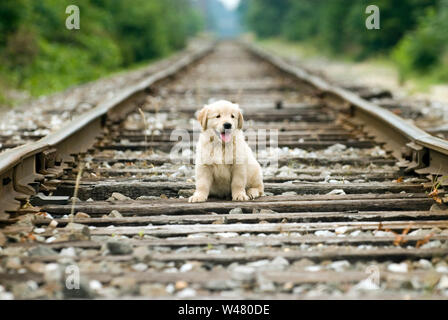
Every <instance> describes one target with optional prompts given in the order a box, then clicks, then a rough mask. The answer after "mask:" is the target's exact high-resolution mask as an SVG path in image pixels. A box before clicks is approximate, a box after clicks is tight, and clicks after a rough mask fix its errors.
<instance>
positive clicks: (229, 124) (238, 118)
mask: <svg viewBox="0 0 448 320" xmlns="http://www.w3.org/2000/svg"><path fill="white" fill-rule="evenodd" d="M198 120H199V123H200V124H201V126H202V129H203V130H204V131H205V130H213V131H214V132H215V133H216V135H217V136H218V137H219V138H220V139H221V141H222V142H225V143H227V142H229V141H231V140H232V134H233V133H234V131H235V130H240V129H242V128H243V122H244V119H243V114H242V113H241V110H240V108H239V106H238V105H237V104H234V103H232V102H229V101H226V100H220V101H216V102H213V103H212V104H209V105H206V106H204V108H202V109H201V111H199V114H198Z"/></svg>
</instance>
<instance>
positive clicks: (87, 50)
mask: <svg viewBox="0 0 448 320" xmlns="http://www.w3.org/2000/svg"><path fill="white" fill-rule="evenodd" d="M73 4H74V5H77V6H78V7H79V9H80V29H79V30H68V29H67V28H66V27H65V20H66V18H67V17H68V15H67V14H66V13H65V10H66V7H67V6H68V5H73ZM201 27H202V17H201V16H200V15H199V14H198V12H197V11H195V9H194V8H193V5H192V2H191V0H164V1H160V0H133V1H126V0H39V1H36V0H2V1H1V2H0V82H2V83H9V86H10V87H12V88H14V87H17V88H21V89H26V90H28V91H30V92H31V93H32V94H33V95H39V94H44V93H49V92H53V91H57V90H62V89H64V88H66V87H68V86H70V85H74V84H78V83H82V82H86V81H90V80H93V79H96V78H98V77H101V76H103V75H105V74H107V73H108V72H111V71H115V70H119V69H122V68H125V67H129V66H132V65H134V64H137V63H141V62H143V61H148V60H151V59H155V58H159V57H162V56H164V55H166V54H168V53H170V52H171V51H173V50H179V49H181V48H183V47H184V46H185V44H186V40H187V38H188V37H189V36H192V35H194V34H195V33H197V32H198V31H199V30H200V28H201ZM2 79H3V81H2ZM2 87H4V86H2ZM2 99H4V98H2Z"/></svg>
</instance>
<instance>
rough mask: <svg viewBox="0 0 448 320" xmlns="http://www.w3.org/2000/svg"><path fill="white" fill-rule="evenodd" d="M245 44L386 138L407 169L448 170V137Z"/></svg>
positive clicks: (426, 171) (379, 138)
mask: <svg viewBox="0 0 448 320" xmlns="http://www.w3.org/2000/svg"><path fill="white" fill-rule="evenodd" d="M243 44H244V45H245V47H246V48H247V49H248V50H249V51H250V52H252V54H254V55H255V56H258V57H259V58H262V59H263V60H265V61H268V62H269V63H270V64H272V65H274V66H275V67H277V68H279V69H280V70H282V71H284V72H285V73H287V74H289V75H291V76H293V77H295V78H297V79H299V80H300V81H301V82H302V83H304V84H305V85H306V86H307V87H308V88H307V89H309V90H311V91H312V92H314V93H315V94H316V95H318V96H319V97H321V98H323V99H325V100H328V103H329V105H330V106H333V107H335V108H338V109H341V107H342V109H341V111H344V110H345V111H347V113H349V114H350V116H351V117H352V119H353V120H354V121H355V122H358V123H359V124H361V125H362V126H363V128H364V129H365V130H366V131H367V132H369V133H370V134H373V135H374V136H375V137H376V139H377V141H380V142H384V143H385V145H386V148H387V149H389V150H391V151H392V154H393V155H394V156H395V157H396V158H397V159H398V160H400V161H401V163H400V165H402V166H403V167H405V168H406V170H408V171H410V170H414V171H416V172H417V173H421V174H423V173H431V174H436V175H441V174H443V175H445V174H448V141H446V140H443V139H440V138H438V137H435V136H432V135H431V134H429V133H427V132H425V131H423V130H422V129H420V128H418V127H416V126H415V125H413V124H411V123H409V122H407V121H405V120H404V119H403V118H401V117H399V116H397V115H396V114H394V113H392V112H390V111H388V110H386V109H384V108H382V107H380V106H378V105H376V104H374V103H372V102H369V101H367V100H365V99H363V98H361V97H359V96H358V95H357V94H355V93H353V92H350V91H348V90H345V89H342V88H339V87H336V86H334V85H331V84H329V83H328V82H326V81H325V80H323V79H321V78H319V77H317V76H315V75H311V74H309V73H308V72H307V71H305V70H303V69H302V68H300V67H298V66H296V65H292V64H291V63H288V62H286V61H285V60H284V59H283V58H281V57H279V56H277V55H274V54H272V53H270V52H268V51H267V50H265V49H263V48H260V47H259V46H256V45H254V44H253V43H248V42H243Z"/></svg>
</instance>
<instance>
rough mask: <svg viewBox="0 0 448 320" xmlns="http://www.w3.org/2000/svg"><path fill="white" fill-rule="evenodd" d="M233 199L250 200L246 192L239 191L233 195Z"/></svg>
mask: <svg viewBox="0 0 448 320" xmlns="http://www.w3.org/2000/svg"><path fill="white" fill-rule="evenodd" d="M232 200H233V201H248V200H249V197H248V196H247V194H246V192H244V191H242V192H238V193H236V194H234V195H233V196H232Z"/></svg>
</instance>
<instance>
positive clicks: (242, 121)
mask: <svg viewBox="0 0 448 320" xmlns="http://www.w3.org/2000/svg"><path fill="white" fill-rule="evenodd" d="M243 124H244V118H243V113H242V112H241V110H238V129H243Z"/></svg>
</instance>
